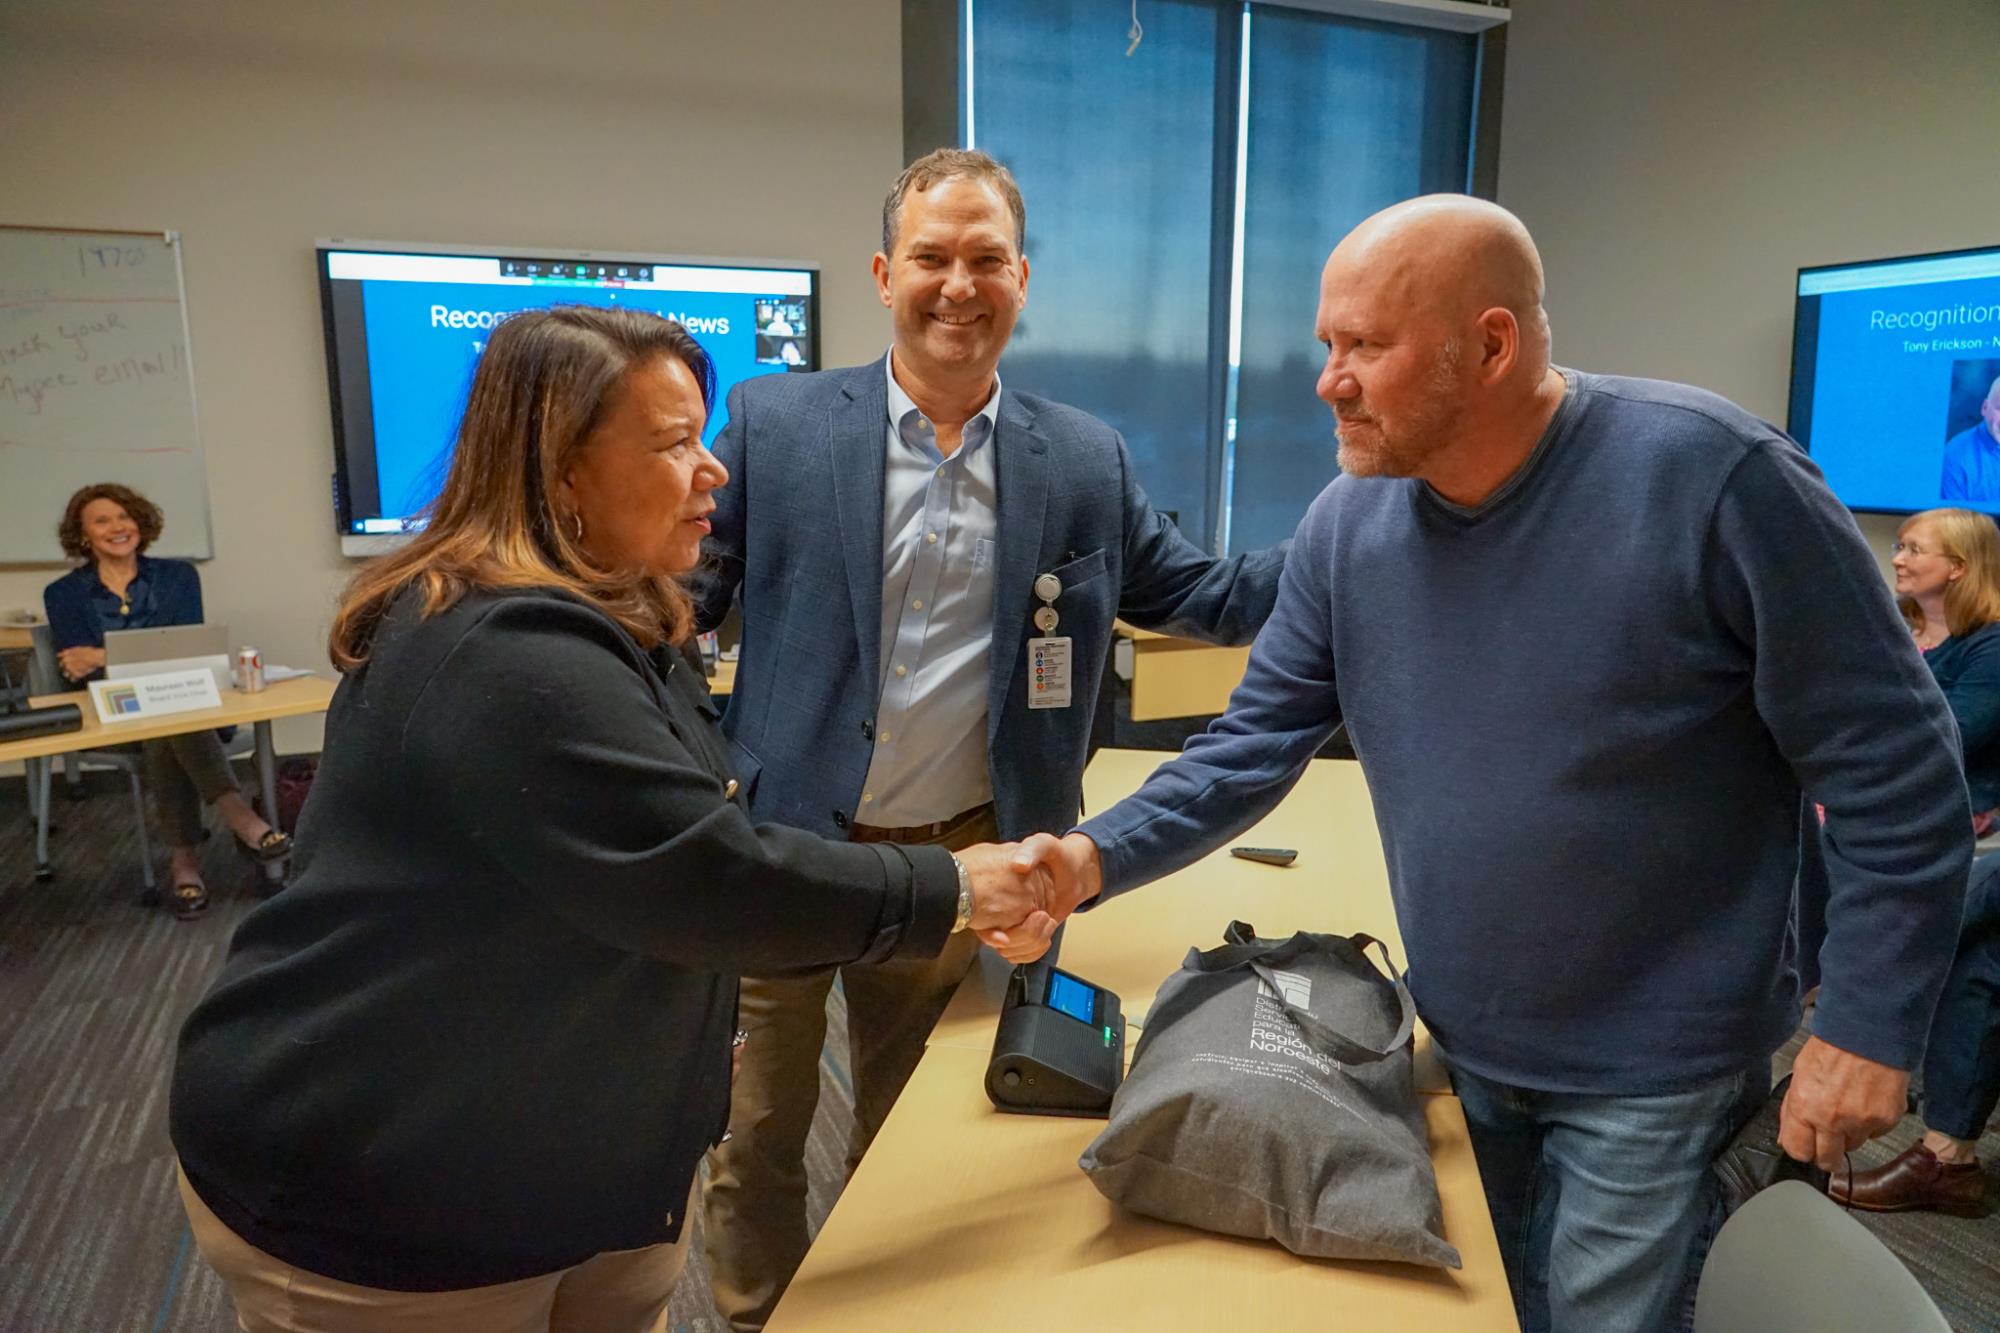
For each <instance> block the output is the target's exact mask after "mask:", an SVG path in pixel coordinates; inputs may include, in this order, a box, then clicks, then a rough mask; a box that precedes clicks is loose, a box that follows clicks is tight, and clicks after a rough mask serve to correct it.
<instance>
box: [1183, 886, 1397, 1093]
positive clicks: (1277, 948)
mask: <svg viewBox="0 0 2000 1333" xmlns="http://www.w3.org/2000/svg"><path fill="white" fill-rule="evenodd" d="M1222 938H1223V939H1224V940H1225V941H1227V942H1226V943H1225V944H1224V945H1223V946H1222V947H1221V948H1219V949H1209V950H1207V951H1206V952H1204V951H1202V950H1199V949H1196V950H1193V951H1191V952H1190V953H1189V954H1188V959H1187V964H1186V965H1187V966H1188V967H1189V968H1190V969H1191V970H1193V971H1196V972H1228V971H1233V970H1234V969H1236V968H1239V967H1248V968H1249V969H1250V970H1251V971H1252V972H1253V973H1255V974H1256V976H1257V979H1258V980H1259V981H1261V982H1263V983H1264V986H1265V988H1266V989H1267V990H1269V991H1270V992H1271V994H1272V995H1273V996H1274V997H1276V999H1277V1001H1278V1003H1279V1004H1280V1005H1281V1006H1283V1008H1284V1011H1285V1016H1286V1017H1287V1018H1290V1019H1291V1020H1292V1022H1294V1023H1296V1024H1298V1028H1299V1031H1300V1032H1301V1033H1303V1034H1304V1035H1305V1038H1306V1040H1307V1041H1308V1042H1309V1043H1310V1044H1311V1045H1312V1046H1313V1048H1314V1049H1315V1050H1317V1051H1319V1052H1320V1054H1322V1055H1328V1056H1332V1057H1333V1058H1334V1059H1336V1060H1339V1061H1342V1062H1343V1063H1345V1064H1350V1065H1365V1064H1372V1063H1374V1062H1375V1061H1377V1060H1384V1059H1387V1058H1388V1057H1389V1056H1392V1055H1394V1054H1395V1053H1396V1052H1398V1051H1400V1050H1402V1049H1403V1048H1404V1047H1405V1046H1407V1045H1409V1043H1410V1036H1411V1034H1412V1033H1413V1032H1415V1030H1416V1025H1417V1002H1416V1001H1415V1000H1414V999H1412V998H1411V996H1410V988H1409V987H1408V986H1406V985H1404V984H1403V974H1402V973H1400V972H1398V971H1397V970H1396V964H1395V963H1394V962H1393V961H1391V959H1390V958H1389V950H1388V947H1387V946H1386V945H1384V944H1383V943H1382V941H1380V940H1378V939H1376V938H1375V937H1374V936H1373V935H1349V936H1346V937H1345V938H1346V940H1347V942H1348V943H1349V944H1352V945H1353V946H1354V948H1355V951H1356V952H1357V953H1359V954H1361V955H1362V957H1363V958H1364V959H1365V958H1366V956H1367V949H1368V946H1369V945H1371V944H1372V945H1374V946H1375V948H1376V951H1377V952H1379V953H1380V954H1381V956H1382V965H1383V967H1384V968H1386V969H1387V970H1388V973H1389V981H1390V984H1392V985H1393V986H1394V987H1395V988H1396V1003H1397V1006H1398V1008H1399V1009H1400V1010H1401V1021H1400V1022H1399V1023H1398V1024H1397V1026H1396V1034H1395V1035H1394V1036H1393V1037H1391V1038H1389V1040H1388V1041H1387V1042H1386V1043H1384V1044H1383V1045H1382V1046H1381V1047H1379V1048H1377V1047H1374V1046H1370V1045H1368V1044H1366V1043H1365V1042H1359V1041H1356V1040H1354V1039H1353V1038H1352V1037H1349V1036H1347V1035H1346V1034H1345V1033H1343V1032H1339V1031H1336V1030H1335V1029H1334V1028H1332V1027H1329V1026H1328V1025H1327V1024H1326V1023H1324V1022H1322V1021H1321V1020H1320V1019H1318V1018H1317V1017H1315V1016H1314V1015H1313V1013H1312V1011H1311V1010H1309V1009H1301V1008H1300V1007H1299V1006H1298V1005H1295V1004H1293V1003H1292V1001H1291V1000H1290V999H1289V998H1288V997H1287V996H1286V995H1285V992H1284V988H1283V987H1281V986H1280V985H1279V984H1278V979H1277V977H1276V976H1274V975H1273V969H1274V968H1275V967H1282V966H1284V965H1285V964H1286V963H1288V962H1290V961H1292V960H1293V959H1295V958H1297V957H1299V956H1300V955H1302V954H1306V953H1312V952H1318V951H1320V950H1321V949H1322V948H1323V947H1324V946H1323V945H1322V943H1321V941H1322V940H1325V939H1340V938H1342V937H1341V936H1338V935H1335V936H1322V935H1313V934H1311V933H1309V932H1307V931H1303V930H1302V931H1300V932H1298V933H1297V934H1295V935H1293V936H1292V937H1291V938H1290V939H1286V940H1265V941H1260V940H1258V939H1257V929H1256V927H1254V926H1251V925H1249V924H1248V923H1246V922H1242V921H1232V922H1230V923H1229V929H1227V930H1225V931H1224V932H1223V933H1222Z"/></svg>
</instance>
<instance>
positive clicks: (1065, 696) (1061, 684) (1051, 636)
mask: <svg viewBox="0 0 2000 1333" xmlns="http://www.w3.org/2000/svg"><path fill="white" fill-rule="evenodd" d="M1035 596H1037V597H1039V598H1041V600H1042V605H1041V606H1038V607H1036V608H1035V628H1036V630H1038V631H1040V633H1039V634H1038V635H1037V637H1035V638H1032V639H1029V640H1028V707H1029V708H1068V707H1069V701H1070V692H1071V673H1070V641H1069V637H1068V636H1067V635H1065V636H1063V637H1060V638H1058V637H1056V621H1057V619H1058V617H1057V616H1056V608H1055V600H1056V598H1058V597H1060V596H1062V581H1061V580H1060V579H1058V578H1057V577H1056V576H1055V575H1053V574H1043V575H1042V576H1040V577H1039V578H1037V579H1036V580H1035Z"/></svg>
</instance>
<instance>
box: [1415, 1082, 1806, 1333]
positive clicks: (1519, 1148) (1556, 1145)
mask: <svg viewBox="0 0 2000 1333" xmlns="http://www.w3.org/2000/svg"><path fill="white" fill-rule="evenodd" d="M1452 1082H1453V1084H1454V1086H1455V1087H1456V1089H1457V1092H1458V1096H1459V1100H1460V1102H1461V1103H1463V1105H1464V1107H1465V1119H1466V1124H1467V1126H1468V1127H1469V1128H1470V1130H1471V1134H1472V1150H1473V1154H1474V1156H1475V1157H1476V1158H1477V1159H1478V1161H1479V1174H1480V1178H1481V1180H1482V1181H1483V1183H1484V1184H1485V1186H1486V1202H1487V1206H1488V1207H1489V1208H1490V1209H1491V1210H1492V1214H1493V1229H1494V1231H1495V1233H1496V1234H1497V1235H1498V1237H1499V1241H1500V1257H1501V1259H1502V1261H1503V1262H1504V1263H1505V1265H1506V1268H1507V1282H1508V1284H1509V1286H1511V1287H1512V1288H1513V1291H1514V1304H1515V1308H1516V1312H1517V1313H1518V1315H1519V1317H1520V1320H1521V1328H1522V1330H1523V1333H1669V1331H1670V1330H1671V1331H1673V1333H1678V1331H1679V1330H1683V1329H1685V1328H1687V1326H1688V1323H1689V1320H1690V1318H1691V1317H1692V1315H1693V1313H1694V1282H1695V1277H1696V1275H1697V1274H1698V1273H1699V1272H1700V1270H1701V1261H1702V1260H1703V1258H1705V1257H1706V1256H1707V1254H1708V1246H1709V1243H1710V1242H1711V1241H1712V1240H1714V1238H1715V1231H1716V1228H1717V1227H1718V1226H1719V1225H1720V1223H1721V1217H1720V1210H1721V1198H1720V1195H1719V1192H1718V1190H1717V1188H1716V1182H1715V1176H1714V1173H1713V1172H1712V1171H1710V1169H1709V1168H1710V1167H1711V1165H1713V1163H1714V1161H1715V1159H1716V1157H1717V1155H1718V1154H1720V1153H1721V1151H1722V1149H1723V1148H1725V1147H1726V1146H1728V1143H1729V1140H1730V1139H1731V1138H1732V1137H1734V1136H1735V1134H1736V1131H1737V1130H1738V1129H1740V1128H1742V1126H1743V1125H1744V1124H1745V1123H1746V1122H1747V1121H1748V1120H1749V1118H1750V1117H1751V1115H1753V1114H1754V1113H1755V1112H1756V1110H1757V1108H1758V1107H1759V1106H1760V1105H1762V1104H1763V1102H1764V1099H1765V1098H1766V1097H1767V1096H1769V1094H1770V1088H1771V1071H1770V1064H1769V1062H1768V1061H1765V1060H1759V1061H1757V1062H1756V1064H1755V1065H1754V1066H1753V1067H1751V1068H1749V1069H1746V1070H1744V1071H1742V1072H1740V1073H1736V1074H1731V1075H1728V1076H1727V1077H1724V1078H1719V1079H1714V1080H1711V1081H1709V1082H1706V1083H1702V1084H1699V1085H1697V1086H1695V1087H1692V1088H1689V1089H1687V1090H1685V1091H1681V1092H1673V1093H1667V1094H1664V1095H1660V1096H1597V1095H1588V1094H1582V1093H1565V1092H1542V1091H1537V1090H1535V1089H1532V1088H1519V1087H1514V1086H1511V1085H1509V1084H1505V1083H1496V1082H1493V1081H1491V1080H1489V1079H1483V1078H1480V1077H1478V1076H1477V1075H1475V1074H1471V1073H1468V1072H1467V1071H1466V1070H1464V1069H1462V1068H1459V1067H1456V1066H1454V1067H1453V1069H1452Z"/></svg>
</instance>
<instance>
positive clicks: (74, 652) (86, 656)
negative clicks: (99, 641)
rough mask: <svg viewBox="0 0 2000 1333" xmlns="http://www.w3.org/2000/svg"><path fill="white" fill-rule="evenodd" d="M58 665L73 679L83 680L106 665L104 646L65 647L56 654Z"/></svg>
mask: <svg viewBox="0 0 2000 1333" xmlns="http://www.w3.org/2000/svg"><path fill="white" fill-rule="evenodd" d="M56 665H57V666H58V667H61V668H62V673H63V674H64V675H65V676H68V677H69V678H70V679H71V680H82V679H83V678H84V677H85V676H88V675H89V674H90V673H91V672H93V671H96V670H98V669H100V668H101V667H103V665H104V650H103V649H102V648H65V649H63V650H62V651H61V652H59V653H57V654H56Z"/></svg>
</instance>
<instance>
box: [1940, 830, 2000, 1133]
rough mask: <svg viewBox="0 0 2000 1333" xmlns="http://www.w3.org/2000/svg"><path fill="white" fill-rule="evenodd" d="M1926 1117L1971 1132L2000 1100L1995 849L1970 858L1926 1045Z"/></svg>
mask: <svg viewBox="0 0 2000 1333" xmlns="http://www.w3.org/2000/svg"><path fill="white" fill-rule="evenodd" d="M1923 1102H1924V1124H1925V1125H1927V1126H1928V1127H1930V1128H1931V1129H1935V1130H1937V1131H1938V1132H1939V1133H1942V1134H1949V1135H1951V1136H1952V1137H1953V1138H1955V1139H1976V1138H1978V1137H1979V1136H1980V1135H1981V1134H1983V1133H1985V1132H1986V1122H1987V1121H1988V1120H1990V1119H1992V1118H1993V1109H1994V1106H1995V1105H1996V1104H2000V854H1996V855H1989V856H1982V857H1980V858H1979V859H1978V860H1977V861H1975V862H1973V863H1972V884H1971V886H1970V887H1969V888H1968V889H1967V890H1966V895H1965V922H1964V924H1963V925H1961V926H1960V927H1959V932H1958V951H1957V953H1956V954H1955V955H1953V957H1952V960H1951V975H1950V976H1949V977H1948V978H1946V980H1945V983H1944V993H1943V994H1942V995H1940V996H1939V997H1938V1007H1937V1014H1936V1016H1935V1017H1933V1018H1932V1019H1931V1035H1930V1044H1929V1046H1928V1047H1927V1048H1926V1049H1925V1051H1924V1091H1923Z"/></svg>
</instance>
